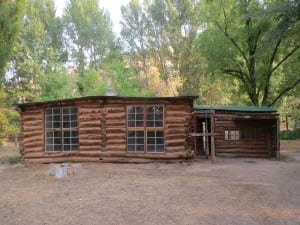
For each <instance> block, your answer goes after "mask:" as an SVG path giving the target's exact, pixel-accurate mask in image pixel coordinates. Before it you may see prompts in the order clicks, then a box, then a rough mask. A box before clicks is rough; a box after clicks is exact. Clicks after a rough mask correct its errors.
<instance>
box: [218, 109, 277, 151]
mask: <svg viewBox="0 0 300 225" xmlns="http://www.w3.org/2000/svg"><path fill="white" fill-rule="evenodd" d="M266 118H267V119H262V117H260V118H257V119H256V118H255V117H254V118H253V119H245V120H234V115H233V114H230V113H225V114H223V113H216V114H215V116H214V124H215V128H214V129H215V130H214V132H215V148H216V155H229V156H246V157H248V156H249V157H269V156H273V155H274V152H273V151H277V149H274V148H272V144H275V142H277V140H273V141H272V140H271V129H272V127H274V124H275V123H276V120H277V118H276V117H275V116H272V115H269V116H268V117H266ZM247 128H254V129H255V131H256V138H255V139H254V140H242V139H241V137H240V139H239V140H225V130H228V129H229V130H239V131H240V132H241V130H242V129H247ZM240 135H241V133H240ZM272 142H273V143H272Z"/></svg>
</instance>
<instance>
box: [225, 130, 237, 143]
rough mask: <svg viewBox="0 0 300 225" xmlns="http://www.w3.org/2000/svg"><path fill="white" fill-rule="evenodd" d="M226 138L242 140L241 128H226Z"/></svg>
mask: <svg viewBox="0 0 300 225" xmlns="http://www.w3.org/2000/svg"><path fill="white" fill-rule="evenodd" d="M225 140H231V141H238V140H240V131H239V130H225Z"/></svg>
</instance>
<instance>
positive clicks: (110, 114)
mask: <svg viewBox="0 0 300 225" xmlns="http://www.w3.org/2000/svg"><path fill="white" fill-rule="evenodd" d="M127 105H163V106H164V110H165V111H164V113H165V114H164V122H165V123H164V133H165V152H164V153H128V152H127V143H126V141H127V138H126V137H127V128H126V109H127V108H126V107H127ZM49 107H77V108H78V121H79V128H78V131H79V151H77V152H58V153H52V152H45V143H44V139H45V138H44V110H45V109H46V108H49ZM192 112H193V100H192V99H188V100H187V99H174V100H170V99H169V100H160V99H157V100H151V101H149V100H143V99H142V98H141V99H140V100H131V99H127V100H124V99H115V98H112V99H97V98H93V99H84V100H67V101H60V102H52V103H44V104H37V105H28V106H26V105H25V106H23V107H21V140H20V153H21V156H22V158H23V160H24V161H25V162H37V163H53V162H70V161H72V162H86V161H87V162H90V161H122V162H123V161H124V160H125V161H126V159H127V161H130V160H132V159H138V160H143V159H145V160H151V159H168V160H171V159H185V158H189V157H191V156H192V153H193V152H192V151H191V144H192V143H191V142H190V140H189V138H188V134H189V133H191V132H192V129H193V125H192V124H193V118H192V117H193V113H192ZM120 159H122V160H120Z"/></svg>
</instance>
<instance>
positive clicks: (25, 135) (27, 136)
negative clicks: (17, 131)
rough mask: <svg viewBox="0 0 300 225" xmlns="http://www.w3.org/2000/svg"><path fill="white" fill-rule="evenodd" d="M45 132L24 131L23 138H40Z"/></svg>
mask: <svg viewBox="0 0 300 225" xmlns="http://www.w3.org/2000/svg"><path fill="white" fill-rule="evenodd" d="M43 133H44V132H43V131H41V130H34V131H23V132H22V137H23V138H24V139H25V138H29V137H32V136H38V135H43Z"/></svg>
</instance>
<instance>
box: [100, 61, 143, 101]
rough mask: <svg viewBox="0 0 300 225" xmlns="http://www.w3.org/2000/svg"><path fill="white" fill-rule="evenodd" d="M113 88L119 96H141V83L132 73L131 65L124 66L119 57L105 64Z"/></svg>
mask: <svg viewBox="0 0 300 225" xmlns="http://www.w3.org/2000/svg"><path fill="white" fill-rule="evenodd" d="M105 71H106V72H107V73H108V74H109V76H110V79H111V83H112V86H113V88H114V89H116V90H117V92H118V95H120V96H142V95H143V93H142V92H141V83H140V81H139V80H138V79H137V77H136V76H135V74H134V71H133V68H132V67H131V66H126V65H125V63H124V62H123V61H122V60H120V59H115V60H113V61H111V62H110V63H108V62H107V63H106V64H105Z"/></svg>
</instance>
